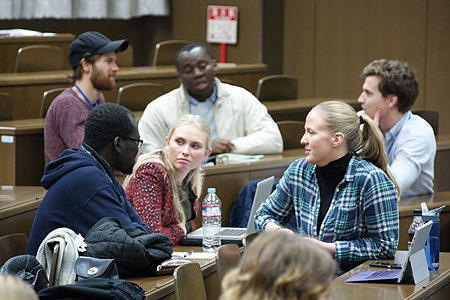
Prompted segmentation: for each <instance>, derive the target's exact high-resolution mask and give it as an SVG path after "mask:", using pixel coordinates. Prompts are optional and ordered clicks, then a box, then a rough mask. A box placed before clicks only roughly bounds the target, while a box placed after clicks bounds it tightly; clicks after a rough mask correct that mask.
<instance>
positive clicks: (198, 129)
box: [123, 115, 211, 245]
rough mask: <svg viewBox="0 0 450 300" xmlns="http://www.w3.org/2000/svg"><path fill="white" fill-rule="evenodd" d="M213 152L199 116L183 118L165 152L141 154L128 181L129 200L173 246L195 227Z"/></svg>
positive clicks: (206, 131) (205, 123)
mask: <svg viewBox="0 0 450 300" xmlns="http://www.w3.org/2000/svg"><path fill="white" fill-rule="evenodd" d="M210 153H211V130H210V128H209V125H208V123H207V122H206V121H205V120H204V119H203V118H202V117H200V116H197V115H183V116H181V117H180V118H178V119H177V120H176V121H175V122H174V124H173V125H172V126H171V128H170V129H169V133H168V135H167V137H166V146H165V148H164V149H162V150H159V151H156V152H153V153H150V154H141V155H139V156H138V158H137V160H136V164H135V166H134V168H133V173H132V174H131V175H129V176H128V177H127V178H126V179H125V181H124V184H123V185H124V189H125V193H126V196H127V199H128V201H130V203H131V205H132V206H133V207H134V209H135V210H136V211H137V213H138V214H139V216H140V217H141V219H142V221H144V222H145V223H147V224H148V226H149V227H150V229H151V230H152V231H153V232H162V233H165V234H166V235H167V236H168V237H169V239H170V241H171V242H172V244H173V245H176V244H178V243H179V242H180V240H181V239H182V238H184V237H185V236H186V234H187V233H189V232H191V231H192V230H193V229H195V228H194V222H193V220H194V219H195V218H196V215H197V208H198V197H199V196H200V193H201V191H202V176H203V175H202V172H203V171H202V168H201V166H202V163H203V161H205V160H206V159H207V158H208V156H209V154H210Z"/></svg>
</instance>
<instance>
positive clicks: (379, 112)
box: [362, 109, 381, 127]
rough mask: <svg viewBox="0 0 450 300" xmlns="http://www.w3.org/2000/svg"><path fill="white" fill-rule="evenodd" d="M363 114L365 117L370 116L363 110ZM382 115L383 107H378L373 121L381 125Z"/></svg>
mask: <svg viewBox="0 0 450 300" xmlns="http://www.w3.org/2000/svg"><path fill="white" fill-rule="evenodd" d="M362 115H363V116H364V117H367V118H370V116H369V115H367V114H366V113H365V112H364V111H363V113H362ZM380 116H381V109H377V110H376V111H375V114H374V115H373V118H371V119H372V121H373V123H374V124H375V125H376V126H377V127H379V126H380Z"/></svg>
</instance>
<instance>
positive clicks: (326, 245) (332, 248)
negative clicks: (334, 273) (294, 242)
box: [303, 236, 336, 256]
mask: <svg viewBox="0 0 450 300" xmlns="http://www.w3.org/2000/svg"><path fill="white" fill-rule="evenodd" d="M303 238H304V239H307V240H308V241H311V242H312V243H314V244H316V245H319V246H320V247H322V248H324V249H325V250H327V251H328V252H330V253H331V255H333V256H334V252H335V251H336V245H335V244H334V243H326V242H322V241H319V240H316V239H314V238H311V237H307V236H305V237H303Z"/></svg>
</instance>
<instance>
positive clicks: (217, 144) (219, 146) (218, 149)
mask: <svg viewBox="0 0 450 300" xmlns="http://www.w3.org/2000/svg"><path fill="white" fill-rule="evenodd" d="M211 148H212V152H211V154H221V153H230V152H232V151H233V149H234V148H235V146H234V145H233V143H232V142H231V141H230V140H226V139H215V140H213V141H212V143H211Z"/></svg>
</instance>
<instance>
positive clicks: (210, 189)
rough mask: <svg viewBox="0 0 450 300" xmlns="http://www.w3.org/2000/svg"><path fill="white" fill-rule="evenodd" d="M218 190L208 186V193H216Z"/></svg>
mask: <svg viewBox="0 0 450 300" xmlns="http://www.w3.org/2000/svg"><path fill="white" fill-rule="evenodd" d="M215 192H216V188H208V193H215Z"/></svg>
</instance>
